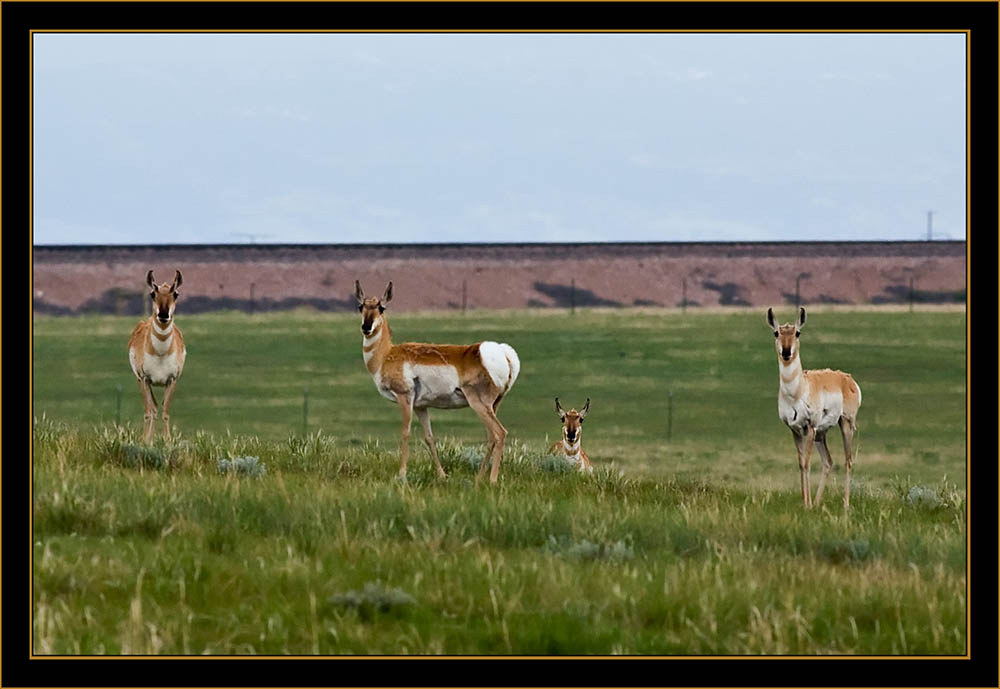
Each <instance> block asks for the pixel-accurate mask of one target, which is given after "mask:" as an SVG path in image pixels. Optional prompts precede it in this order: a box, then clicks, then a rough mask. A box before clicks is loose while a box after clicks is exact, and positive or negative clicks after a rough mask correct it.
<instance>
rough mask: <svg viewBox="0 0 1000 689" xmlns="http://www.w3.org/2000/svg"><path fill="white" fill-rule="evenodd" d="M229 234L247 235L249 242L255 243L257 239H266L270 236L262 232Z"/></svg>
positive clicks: (235, 234)
mask: <svg viewBox="0 0 1000 689" xmlns="http://www.w3.org/2000/svg"><path fill="white" fill-rule="evenodd" d="M229 234H231V235H233V236H234V237H247V238H249V239H250V243H251V244H256V243H257V240H258V239H266V238H267V237H270V236H271V235H269V234H264V233H263V232H230V233H229Z"/></svg>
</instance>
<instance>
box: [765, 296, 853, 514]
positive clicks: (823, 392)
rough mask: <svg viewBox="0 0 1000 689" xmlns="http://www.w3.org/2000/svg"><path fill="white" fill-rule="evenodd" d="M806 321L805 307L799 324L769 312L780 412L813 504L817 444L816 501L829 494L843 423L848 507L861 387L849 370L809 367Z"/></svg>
mask: <svg viewBox="0 0 1000 689" xmlns="http://www.w3.org/2000/svg"><path fill="white" fill-rule="evenodd" d="M805 324H806V310H805V309H804V308H802V307H799V321H798V324H797V325H791V324H790V323H785V324H784V325H781V326H779V325H777V324H776V323H775V320H774V312H773V311H772V310H771V309H768V310H767V325H768V327H769V328H771V330H772V331H773V332H774V338H775V339H774V347H775V349H776V350H777V352H778V375H779V377H780V379H781V382H780V384H779V386H778V416H779V417H780V418H781V420H782V421H784V422H785V425H786V426H788V427H789V428H790V429H791V430H792V435H793V436H794V438H795V447H796V448H797V449H798V453H799V477H800V480H801V482H802V501H803V503H804V504H805V506H806V507H811V506H812V505H813V501H812V499H811V496H810V492H811V489H810V487H809V454H810V452H812V446H813V443H814V442H815V444H816V447H817V449H818V450H819V453H820V455H821V456H822V458H823V474H822V476H820V479H819V487H818V488H817V489H816V501H815V504H817V505H818V504H819V501H820V498H822V496H823V485H824V484H825V483H826V477H827V475H828V474H829V473H830V469H832V468H833V460H832V459H831V458H830V450H829V448H827V446H826V432H827V431H828V430H829V429H830V428H832V427H833V425H834V424H839V425H840V432H841V434H842V435H843V438H844V457H845V460H844V461H845V464H846V467H847V475H846V479H845V483H844V509H847V508H849V507H850V503H851V464H852V463H853V457H852V452H851V443H852V440H853V438H854V431H855V430H856V429H857V416H858V408H859V407H860V406H861V387H860V386H858V384H857V383H856V382H855V380H854V378H852V377H851V375H850V374H849V373H844V372H843V371H831V370H830V369H828V368H825V369H822V370H813V371H803V370H802V361H801V360H800V359H799V335H800V334H801V332H802V326H804V325H805Z"/></svg>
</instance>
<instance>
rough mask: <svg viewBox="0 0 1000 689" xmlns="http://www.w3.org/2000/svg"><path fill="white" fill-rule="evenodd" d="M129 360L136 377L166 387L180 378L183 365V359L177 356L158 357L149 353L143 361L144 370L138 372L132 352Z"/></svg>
mask: <svg viewBox="0 0 1000 689" xmlns="http://www.w3.org/2000/svg"><path fill="white" fill-rule="evenodd" d="M129 359H131V360H132V370H133V371H134V372H135V374H136V376H138V377H139V378H142V379H145V380H148V381H149V382H150V383H152V384H153V385H166V384H167V383H168V382H169V381H170V380H171V379H173V378H177V377H179V376H180V374H181V367H182V365H183V359H182V358H181V356H179V355H177V354H167V355H166V356H157V355H155V354H149V353H147V354H146V356H145V357H143V360H142V370H141V371H136V370H135V369H136V367H135V360H134V357H133V356H132V353H131V352H129Z"/></svg>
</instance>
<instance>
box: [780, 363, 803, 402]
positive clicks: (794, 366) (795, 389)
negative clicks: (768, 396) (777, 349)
mask: <svg viewBox="0 0 1000 689" xmlns="http://www.w3.org/2000/svg"><path fill="white" fill-rule="evenodd" d="M778 377H779V378H780V379H781V384H780V390H781V392H782V393H783V394H784V395H785V396H787V397H792V398H795V399H798V398H799V397H800V396H801V394H802V386H801V384H800V383H801V381H802V360H801V359H800V358H799V354H798V352H796V353H795V358H793V359H792V360H791V361H789V362H788V363H785V362H784V361H783V360H782V359H781V357H778Z"/></svg>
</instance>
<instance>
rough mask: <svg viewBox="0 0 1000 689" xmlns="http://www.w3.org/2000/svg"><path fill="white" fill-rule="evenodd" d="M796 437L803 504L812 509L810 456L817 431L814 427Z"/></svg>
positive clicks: (795, 434)
mask: <svg viewBox="0 0 1000 689" xmlns="http://www.w3.org/2000/svg"><path fill="white" fill-rule="evenodd" d="M792 433H793V435H794V436H795V447H796V449H797V450H798V451H799V480H800V482H801V484H802V503H803V504H804V505H805V506H806V507H812V495H811V490H810V488H809V455H810V454H811V453H812V446H813V439H814V437H815V433H816V431H815V430H814V429H813V427H812V426H809V427H808V428H807V429H806V433H805V435H801V436H800V435H798V434H797V433H795V432H794V431H792Z"/></svg>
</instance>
